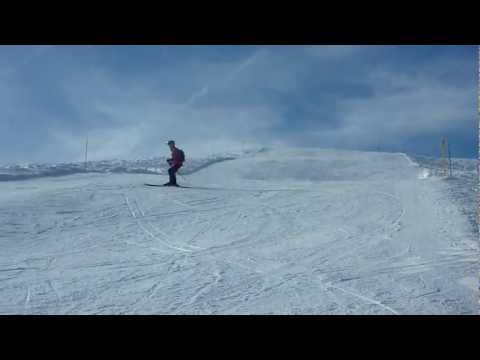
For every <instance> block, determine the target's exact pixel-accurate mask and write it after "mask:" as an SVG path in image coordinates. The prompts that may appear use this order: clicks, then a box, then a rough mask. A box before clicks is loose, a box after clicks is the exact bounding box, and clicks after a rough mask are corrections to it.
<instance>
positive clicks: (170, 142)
mask: <svg viewBox="0 0 480 360" xmlns="http://www.w3.org/2000/svg"><path fill="white" fill-rule="evenodd" d="M167 145H175V141H173V140H169V141H168V142H167Z"/></svg>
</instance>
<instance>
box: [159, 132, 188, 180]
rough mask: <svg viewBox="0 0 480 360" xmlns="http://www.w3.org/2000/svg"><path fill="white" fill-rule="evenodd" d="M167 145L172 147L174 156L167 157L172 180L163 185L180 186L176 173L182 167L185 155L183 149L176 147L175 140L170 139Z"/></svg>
mask: <svg viewBox="0 0 480 360" xmlns="http://www.w3.org/2000/svg"><path fill="white" fill-rule="evenodd" d="M167 145H168V146H169V147H170V151H171V152H172V157H171V158H169V159H167V162H168V164H169V165H170V168H169V169H168V175H169V177H170V181H169V182H168V183H166V184H163V186H178V184H177V177H176V176H175V173H176V172H177V171H178V169H180V168H181V167H182V165H183V162H184V161H185V155H184V153H183V151H182V150H180V149H179V148H177V147H175V141H173V140H170V141H169V142H168V143H167Z"/></svg>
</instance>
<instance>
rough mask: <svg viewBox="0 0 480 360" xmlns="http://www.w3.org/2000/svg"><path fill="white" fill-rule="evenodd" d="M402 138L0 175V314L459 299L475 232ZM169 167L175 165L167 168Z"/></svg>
mask: <svg viewBox="0 0 480 360" xmlns="http://www.w3.org/2000/svg"><path fill="white" fill-rule="evenodd" d="M423 175H424V172H423V170H422V168H420V167H419V166H418V165H417V164H416V163H414V162H413V161H412V160H411V159H410V158H408V157H407V156H405V155H404V154H391V153H373V152H352V151H338V150H311V149H310V150H308V149H272V150H265V151H262V152H258V153H252V154H250V155H248V156H243V157H240V158H236V159H234V160H230V161H223V162H218V163H215V164H211V165H210V166H205V167H203V168H202V169H201V170H199V171H195V172H192V173H190V174H189V175H186V176H184V178H183V180H186V185H191V186H192V187H193V188H191V189H181V188H180V189H179V188H155V187H146V186H144V185H143V183H145V182H148V183H157V184H160V183H163V182H165V180H166V177H165V176H159V175H148V174H146V175H145V174H142V175H140V174H112V173H109V174H105V173H94V174H87V173H85V174H75V175H70V176H64V177H55V178H38V179H31V180H25V181H9V182H4V183H1V184H0V244H1V249H2V251H1V253H0V313H1V314H474V313H478V280H477V279H478V239H477V238H475V237H474V235H473V233H472V232H471V229H470V227H469V224H468V219H467V218H466V217H465V216H462V214H461V212H460V211H459V209H458V207H457V206H456V205H455V204H454V203H452V202H451V201H449V200H448V199H447V198H446V197H445V196H444V194H445V191H446V184H445V182H444V181H442V180H441V179H439V178H437V177H435V176H428V177H425V176H423ZM179 181H180V182H182V178H179Z"/></svg>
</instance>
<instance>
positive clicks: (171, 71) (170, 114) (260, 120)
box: [0, 46, 476, 160]
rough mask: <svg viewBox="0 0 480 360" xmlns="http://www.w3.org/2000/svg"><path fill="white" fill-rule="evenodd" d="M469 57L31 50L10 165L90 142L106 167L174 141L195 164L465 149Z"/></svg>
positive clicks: (9, 145)
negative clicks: (246, 155) (207, 158)
mask: <svg viewBox="0 0 480 360" xmlns="http://www.w3.org/2000/svg"><path fill="white" fill-rule="evenodd" d="M468 49H469V48H467V49H466V50H468ZM27 50H28V51H27ZM47 50H48V51H47ZM466 50H465V49H463V48H461V49H460V48H458V47H453V48H449V47H447V48H444V47H437V48H436V47H418V48H417V47H413V48H412V47H396V46H389V47H382V46H264V47H99V46H94V47H55V48H39V49H36V48H20V49H16V50H15V51H16V52H15V53H14V52H13V51H10V52H9V51H7V52H6V54H7V55H8V54H9V57H8V56H7V58H8V61H7V60H5V58H4V60H0V80H1V79H3V80H2V81H0V107H1V110H0V115H1V120H0V131H1V133H0V141H1V143H0V150H2V152H1V154H2V155H1V156H2V157H3V158H4V159H15V158H22V159H23V158H29V159H39V158H40V157H42V158H45V159H46V160H68V159H77V160H78V159H82V157H83V147H84V142H85V138H86V135H87V134H88V135H89V137H90V144H91V146H90V147H91V156H92V157H95V158H98V159H99V158H101V157H106V158H113V157H115V158H126V159H131V158H139V157H149V156H157V155H158V154H162V153H163V152H165V147H164V142H165V141H166V140H168V139H170V138H174V139H176V140H177V141H178V143H179V144H182V146H184V147H185V148H186V150H188V152H189V155H190V156H192V155H193V156H200V154H202V156H203V154H205V152H206V151H207V150H208V151H213V150H215V151H224V150H228V148H229V147H231V148H233V147H236V148H238V147H241V146H244V144H254V143H257V144H262V145H267V146H268V145H271V144H279V143H281V144H290V145H302V146H329V147H340V148H341V147H350V148H361V149H368V148H372V147H374V146H375V145H376V144H378V142H379V139H382V142H383V143H384V144H385V147H384V149H385V150H389V149H390V150H392V151H393V150H395V149H398V147H400V146H403V145H402V144H408V146H409V149H410V150H411V151H415V149H420V148H422V149H423V148H424V145H423V144H420V143H415V140H414V139H417V138H420V137H421V138H422V140H421V141H422V142H425V141H426V142H431V143H432V144H433V143H436V141H437V137H438V136H439V134H440V133H447V134H452V136H453V135H455V136H458V138H459V139H460V138H462V139H465V138H468V133H469V132H470V131H471V126H472V125H473V124H474V121H475V113H474V112H475V105H474V104H475V101H476V95H475V86H476V84H475V81H473V80H472V78H470V77H469V75H470V73H471V72H472V71H475V61H474V58H473V57H472V58H470V57H469V56H468V54H467V55H465V54H466V53H468V51H466ZM0 51H3V52H5V49H0ZM29 52H30V53H29ZM140 54H142V56H140ZM35 57H36V61H30V62H28V61H27V62H26V63H24V65H21V66H23V68H22V71H17V72H14V73H12V72H10V73H9V71H11V69H12V68H14V67H16V66H18V64H19V63H21V61H20V60H19V59H33V58H35ZM17 60H18V61H17ZM37 60H38V61H37ZM7 73H9V74H10V75H8V77H7V76H6V75H5V74H7ZM1 74H3V75H1ZM2 76H3V77H2ZM28 130H30V133H27V132H28ZM19 136H23V139H22V141H23V142H24V143H26V145H25V146H23V147H21V146H15V143H18V142H19V139H18V137H19ZM472 138H473V136H472ZM45 143H48V144H49V145H48V146H47V145H42V144H45ZM472 143H473V141H472ZM387 144H390V145H389V146H387ZM420 145H422V146H420ZM457 145H458V144H457ZM462 146H464V147H463V148H462V149H463V150H462V151H464V153H465V154H466V153H468V152H470V153H476V150H474V149H473V147H472V144H466V145H462ZM35 149H38V151H36V150H35ZM469 149H470V150H469ZM1 159H2V158H0V160H1Z"/></svg>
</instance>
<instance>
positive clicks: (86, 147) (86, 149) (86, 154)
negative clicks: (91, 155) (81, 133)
mask: <svg viewBox="0 0 480 360" xmlns="http://www.w3.org/2000/svg"><path fill="white" fill-rule="evenodd" d="M87 157H88V134H87V141H86V142H85V171H86V170H87Z"/></svg>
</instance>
